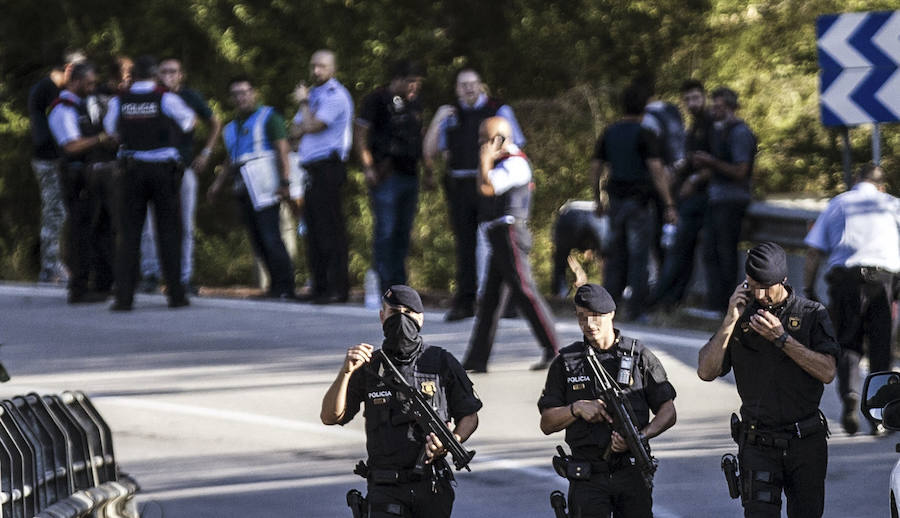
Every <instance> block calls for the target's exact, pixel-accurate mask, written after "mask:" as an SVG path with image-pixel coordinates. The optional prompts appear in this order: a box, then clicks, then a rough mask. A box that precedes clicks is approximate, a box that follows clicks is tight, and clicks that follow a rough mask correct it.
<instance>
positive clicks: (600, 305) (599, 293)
mask: <svg viewBox="0 0 900 518" xmlns="http://www.w3.org/2000/svg"><path fill="white" fill-rule="evenodd" d="M575 305H576V306H578V307H582V308H584V309H587V310H590V311H593V312H594V313H612V312H613V311H615V310H616V302H615V301H614V300H613V298H612V296H611V295H610V294H609V292H608V291H606V288H604V287H603V286H600V285H598V284H584V285H582V286H579V287H578V290H577V291H576V292H575Z"/></svg>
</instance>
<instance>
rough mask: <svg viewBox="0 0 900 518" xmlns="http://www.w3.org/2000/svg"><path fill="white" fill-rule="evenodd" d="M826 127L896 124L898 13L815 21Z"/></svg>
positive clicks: (899, 115)
mask: <svg viewBox="0 0 900 518" xmlns="http://www.w3.org/2000/svg"><path fill="white" fill-rule="evenodd" d="M816 38H817V44H818V48H819V67H820V68H821V69H822V72H821V74H820V89H819V96H820V97H819V104H820V107H821V109H822V123H823V124H824V125H826V126H856V125H858V124H865V123H878V122H897V121H900V72H898V65H900V11H883V12H867V13H847V14H830V15H825V16H820V17H819V18H818V19H817V20H816Z"/></svg>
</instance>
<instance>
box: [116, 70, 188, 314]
mask: <svg viewBox="0 0 900 518" xmlns="http://www.w3.org/2000/svg"><path fill="white" fill-rule="evenodd" d="M132 75H133V76H134V79H135V82H134V84H133V85H131V88H130V89H129V90H128V92H126V93H124V94H122V95H121V96H118V97H114V98H113V99H112V100H111V101H110V102H109V111H108V112H107V114H106V117H105V118H104V119H103V127H104V128H105V129H106V132H107V133H109V134H111V135H112V134H115V135H117V136H118V139H119V141H120V142H121V143H122V148H121V150H120V151H119V157H120V158H122V159H123V161H124V168H125V170H124V171H123V174H122V181H120V182H118V184H117V186H116V198H117V206H116V209H117V210H116V218H117V219H118V221H119V227H118V230H119V238H118V240H117V242H116V301H115V303H114V304H113V305H112V306H111V307H110V309H111V310H112V311H131V309H132V305H133V301H134V288H135V284H136V282H137V273H138V259H139V257H140V248H141V232H142V230H143V226H144V220H145V218H146V215H147V204H148V203H152V204H153V209H154V215H155V216H156V231H157V235H158V236H159V238H158V240H159V250H160V262H161V263H162V267H163V275H165V277H166V285H167V286H168V289H167V292H166V295H167V296H168V298H169V307H170V308H177V307H182V306H187V305H188V300H187V297H185V294H184V285H183V284H182V282H181V228H182V227H181V210H180V203H179V189H180V186H181V175H182V171H183V165H182V163H181V155H180V154H179V152H178V143H179V142H180V141H181V139H182V135H183V134H184V133H185V132H188V131H190V130H191V129H192V128H193V127H194V122H195V120H196V114H195V113H194V110H192V109H190V108H189V107H188V105H187V104H185V102H184V100H182V98H181V97H179V96H178V95H177V94H174V93H172V92H167V91H164V90H163V89H161V88H160V87H159V86H158V85H157V84H156V81H155V78H156V60H155V59H154V58H152V57H150V56H141V57H139V58H137V59H136V60H135V62H134V69H133V71H132Z"/></svg>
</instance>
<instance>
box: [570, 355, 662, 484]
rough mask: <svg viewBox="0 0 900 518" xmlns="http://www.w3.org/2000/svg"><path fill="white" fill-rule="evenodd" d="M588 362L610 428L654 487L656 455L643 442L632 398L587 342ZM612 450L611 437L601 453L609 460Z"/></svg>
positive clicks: (645, 481) (647, 481)
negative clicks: (617, 434) (620, 438)
mask: <svg viewBox="0 0 900 518" xmlns="http://www.w3.org/2000/svg"><path fill="white" fill-rule="evenodd" d="M585 358H586V360H587V363H588V366H589V367H590V369H591V371H592V372H593V373H594V380H595V383H596V385H597V389H598V390H599V391H600V397H601V398H602V399H603V401H604V402H605V403H606V409H607V411H608V412H609V413H610V414H611V415H612V418H613V428H614V429H615V430H616V431H617V432H619V435H621V436H622V437H623V438H624V439H625V444H627V445H628V450H629V451H630V452H631V454H632V455H633V456H634V461H635V465H636V466H637V467H638V469H640V470H641V475H643V477H644V483H645V484H646V485H647V488H648V489H651V490H652V489H653V474H654V473H656V467H657V462H656V459H655V458H653V457H651V456H650V446H649V445H647V444H645V442H644V439H643V438H642V436H641V433H640V430H638V428H637V426H636V425H635V423H636V422H637V418H636V417H635V415H634V410H633V409H632V408H631V402H630V401H629V400H628V398H627V397H625V395H624V394H623V393H622V389H621V388H620V387H619V384H618V383H617V382H616V380H615V379H613V377H612V376H611V375H610V374H609V373H608V372H606V369H604V368H603V365H601V364H600V361H599V360H598V359H597V355H596V353H594V348H593V347H592V346H590V345H588V352H587V355H586V356H585ZM611 451H612V441H611V440H610V445H609V447H608V448H607V449H606V452H605V453H604V454H603V458H604V459H605V460H608V458H609V455H610V453H611Z"/></svg>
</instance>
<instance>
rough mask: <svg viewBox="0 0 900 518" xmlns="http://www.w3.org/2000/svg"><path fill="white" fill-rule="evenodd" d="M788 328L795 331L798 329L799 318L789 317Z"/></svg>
mask: <svg viewBox="0 0 900 518" xmlns="http://www.w3.org/2000/svg"><path fill="white" fill-rule="evenodd" d="M788 327H789V328H791V329H793V330H795V331H796V330H797V329H800V317H790V318H788Z"/></svg>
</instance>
